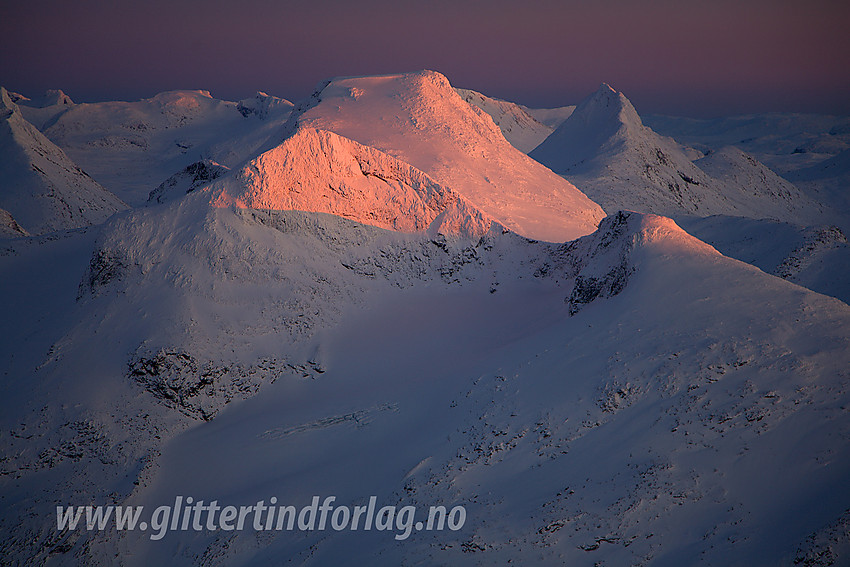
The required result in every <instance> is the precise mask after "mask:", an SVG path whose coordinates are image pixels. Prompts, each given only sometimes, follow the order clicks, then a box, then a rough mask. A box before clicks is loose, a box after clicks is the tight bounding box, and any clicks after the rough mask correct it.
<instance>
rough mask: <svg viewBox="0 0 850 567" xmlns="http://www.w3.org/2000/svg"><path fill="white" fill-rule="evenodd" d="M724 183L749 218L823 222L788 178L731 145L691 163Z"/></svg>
mask: <svg viewBox="0 0 850 567" xmlns="http://www.w3.org/2000/svg"><path fill="white" fill-rule="evenodd" d="M694 163H695V164H696V165H697V166H698V167H699V168H700V169H702V170H703V171H704V172H706V173H707V174H708V175H710V176H712V177H713V178H714V179H715V180H717V181H719V182H722V183H723V185H724V188H723V195H724V196H725V197H727V198H728V199H729V200H730V201H732V202H733V203H735V205H736V206H737V207H738V208H739V210H741V211H742V212H744V213H746V214H745V215H742V216H748V217H752V218H773V219H778V220H785V221H788V222H796V223H799V224H808V223H816V222H823V219H824V211H823V208H822V207H820V206H818V205H817V204H816V203H815V202H813V201H812V200H811V199H809V198H808V197H807V196H806V195H804V194H803V193H802V192H800V190H799V189H797V187H795V186H794V184H792V183H791V182H789V181H786V180H785V179H783V178H781V177H779V176H778V175H776V174H775V173H774V172H773V171H771V170H770V169H769V168H768V167H767V166H766V165H764V164H763V163H761V162H759V161H758V160H756V159H755V158H754V157H752V156H751V155H749V154H747V153H745V152H743V151H741V150H739V149H738V148H736V147H734V146H727V147H725V148H721V149H720V150H717V151H715V152H710V153H709V154H708V155H707V156H705V157H704V158H701V159H698V160H697V161H695V162H694Z"/></svg>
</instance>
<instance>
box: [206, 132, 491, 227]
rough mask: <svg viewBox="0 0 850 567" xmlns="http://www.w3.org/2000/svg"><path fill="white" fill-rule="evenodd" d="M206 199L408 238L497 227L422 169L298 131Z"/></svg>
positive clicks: (332, 136)
mask: <svg viewBox="0 0 850 567" xmlns="http://www.w3.org/2000/svg"><path fill="white" fill-rule="evenodd" d="M207 191H208V192H209V194H210V199H211V202H212V203H213V205H214V206H218V207H230V206H236V207H242V208H252V209H271V210H279V211H280V210H299V211H307V212H319V213H330V214H334V215H337V216H341V217H344V218H347V219H349V220H354V221H357V222H361V223H364V224H369V225H372V226H377V227H380V228H386V229H390V230H396V231H401V232H421V231H428V232H429V233H433V234H437V233H441V234H444V235H462V236H481V235H483V234H485V233H487V232H488V231H489V230H490V228H491V226H493V225H494V223H493V221H492V220H491V219H490V218H489V217H488V216H487V215H486V214H484V213H482V212H481V211H479V210H478V209H476V208H475V207H473V206H472V205H470V204H469V203H468V202H467V201H466V200H465V199H463V198H462V197H460V196H459V195H458V194H457V193H456V192H455V191H453V190H452V189H451V188H449V187H446V186H443V185H441V184H439V183H437V182H436V181H434V180H433V179H431V178H430V177H429V176H428V175H426V174H425V173H423V172H421V171H419V170H418V169H416V168H415V167H413V166H411V165H409V164H407V163H404V162H402V161H400V160H398V159H396V158H394V157H392V156H390V155H388V154H386V153H384V152H382V151H380V150H377V149H375V148H372V147H369V146H365V145H363V144H360V143H358V142H355V141H353V140H349V139H348V138H344V137H343V136H340V135H338V134H335V133H333V132H328V131H325V130H317V129H314V128H308V127H299V128H298V129H297V130H296V132H295V133H294V134H293V135H292V136H290V137H289V138H287V139H286V140H284V141H283V143H281V144H280V145H278V146H276V147H275V148H272V149H271V150H269V151H266V152H264V153H262V154H260V155H259V156H257V157H256V158H254V159H252V160H250V161H249V162H248V163H247V164H246V165H245V166H244V167H242V168H241V169H240V170H238V171H236V172H235V173H234V175H231V176H228V177H225V178H223V179H221V180H220V181H216V182H215V183H213V184H212V185H211V186H210V187H209V189H208V190H207Z"/></svg>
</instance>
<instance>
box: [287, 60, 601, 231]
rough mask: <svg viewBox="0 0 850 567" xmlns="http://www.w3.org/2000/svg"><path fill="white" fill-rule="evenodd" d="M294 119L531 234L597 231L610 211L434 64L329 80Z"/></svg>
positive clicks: (516, 229)
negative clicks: (401, 165)
mask: <svg viewBox="0 0 850 567" xmlns="http://www.w3.org/2000/svg"><path fill="white" fill-rule="evenodd" d="M293 120H294V121H297V123H298V124H300V125H302V126H306V127H310V128H317V129H321V130H329V131H332V132H335V133H337V134H339V135H341V136H345V137H346V138H350V139H352V140H355V141H357V142H360V143H361V144H365V145H368V146H372V147H375V148H377V149H379V150H381V151H384V152H386V153H388V154H390V155H392V156H394V157H396V158H398V159H400V160H402V161H404V162H407V163H409V164H411V165H413V166H414V167H416V168H417V169H419V170H421V171H423V172H424V173H426V174H427V175H429V176H430V177H431V178H432V179H434V180H435V181H436V182H438V183H440V184H442V185H445V186H447V187H451V188H452V189H453V190H454V191H456V192H457V193H459V194H460V195H462V196H463V197H464V198H466V199H467V200H468V201H469V202H470V203H471V204H472V205H474V206H476V207H477V208H479V209H481V210H482V211H483V212H484V213H486V214H488V215H490V216H491V217H493V218H494V219H496V220H498V221H499V222H500V223H501V224H503V225H504V226H506V227H507V228H509V229H511V230H514V231H516V232H518V233H519V234H522V235H524V236H527V237H530V238H538V239H542V240H549V241H564V240H570V239H573V238H576V237H578V236H581V235H584V234H588V233H590V232H592V231H593V229H594V228H595V226H596V223H597V222H598V221H599V219H601V218H602V216H603V214H604V213H603V212H602V210H601V209H600V208H599V206H598V205H596V204H595V203H593V202H592V201H590V200H589V199H588V198H587V197H585V195H584V194H582V193H581V192H580V191H579V190H577V189H576V188H575V187H574V186H573V185H572V184H571V183H569V182H568V181H566V180H564V179H563V178H561V177H559V176H557V175H555V174H553V173H552V172H551V171H549V170H548V169H546V168H545V167H543V166H541V165H540V164H539V163H537V162H535V161H534V160H532V159H530V158H529V157H527V156H526V155H524V154H523V153H522V152H520V151H519V150H517V149H516V148H514V147H513V146H511V145H510V144H509V143H508V142H507V140H505V137H504V136H503V135H502V133H501V131H500V130H499V128H498V127H497V126H496V125H495V124H494V123H493V120H492V119H491V118H490V117H489V116H488V115H487V114H485V113H484V112H483V111H481V110H480V109H478V108H476V107H474V106H472V105H470V104H468V103H467V102H465V101H464V100H463V99H462V98H461V97H460V96H459V95H458V94H457V93H456V92H455V91H454V89H453V88H452V87H451V85H450V84H449V82H448V80H447V79H446V78H445V77H444V76H443V75H441V74H439V73H436V72H433V71H422V72H419V73H409V74H402V75H387V76H378V77H359V78H341V79H334V80H331V81H329V82H327V83H325V84H323V85H321V86H320V87H319V88H318V89H317V90H316V92H315V93H313V95H312V96H311V97H310V98H309V99H307V100H306V101H304V102H303V103H301V104H299V105H298V106H297V107H296V109H295V110H294V112H293Z"/></svg>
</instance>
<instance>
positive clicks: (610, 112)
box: [572, 83, 643, 131]
mask: <svg viewBox="0 0 850 567" xmlns="http://www.w3.org/2000/svg"><path fill="white" fill-rule="evenodd" d="M572 117H575V120H580V121H581V122H583V123H584V124H595V125H596V126H597V127H605V128H606V129H607V130H610V129H611V128H614V131H617V130H619V129H621V128H626V129H629V128H637V129H639V128H642V127H643V122H642V121H641V119H640V116H638V113H637V111H636V110H635V107H634V106H633V105H632V103H631V101H629V99H627V98H626V96H625V95H624V94H623V93H621V92H619V91H616V90H614V89H613V88H611V86H610V85H608V84H607V83H602V84H601V85H600V86H599V88H598V89H596V91H595V92H594V93H593V94H591V95H590V96H588V97H587V98H585V99H584V100H583V101H582V102H581V103H580V104H579V105H578V106H577V107H576V109H575V111H574V112H573V115H572Z"/></svg>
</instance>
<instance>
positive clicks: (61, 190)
mask: <svg viewBox="0 0 850 567" xmlns="http://www.w3.org/2000/svg"><path fill="white" fill-rule="evenodd" d="M0 155H2V160H0V207H2V208H3V209H5V210H6V212H7V213H8V215H11V216H12V217H13V220H12V221H8V220H7V221H6V222H5V223H4V224H6V225H7V226H10V227H12V230H13V231H15V228H14V226H15V224H11V223H13V222H15V223H16V224H19V225H20V226H19V227H18V228H21V227H23V229H24V230H25V231H27V232H29V233H30V234H44V233H48V232H53V231H56V230H62V229H69V228H78V227H83V226H90V225H93V224H100V223H102V222H103V221H104V220H106V219H107V218H108V217H109V216H110V215H112V214H113V213H115V212H116V211H119V210H122V209H125V208H127V205H125V204H124V202H123V201H121V199H119V198H118V197H116V196H115V195H113V194H112V193H110V192H109V191H107V190H106V189H104V188H103V187H102V186H100V185H99V184H98V183H97V182H96V181H94V180H93V179H92V178H91V177H89V175H88V174H87V173H86V172H84V171H83V170H82V169H80V167H79V166H78V165H77V164H75V163H74V162H73V161H71V160H70V159H69V158H68V156H67V155H65V152H63V151H62V150H61V149H59V148H58V147H56V145H54V144H53V143H52V142H51V141H50V140H48V139H47V138H46V137H45V136H44V135H43V134H42V133H41V132H39V131H38V129H37V128H35V126H33V125H32V124H30V123H29V122H27V121H26V120H25V119H24V117H23V116H22V115H21V112H20V109H19V108H18V107H17V105H16V104H15V103H13V102H12V101H11V99H10V97H9V94H8V92H7V91H6V89H5V88H3V87H0Z"/></svg>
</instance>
